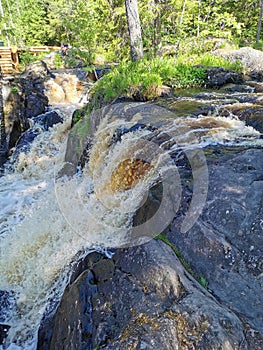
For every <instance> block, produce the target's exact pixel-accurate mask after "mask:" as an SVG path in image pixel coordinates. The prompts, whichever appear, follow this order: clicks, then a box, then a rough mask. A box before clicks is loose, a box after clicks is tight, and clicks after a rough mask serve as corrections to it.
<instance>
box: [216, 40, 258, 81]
mask: <svg viewBox="0 0 263 350" xmlns="http://www.w3.org/2000/svg"><path fill="white" fill-rule="evenodd" d="M213 54H215V55H219V56H222V57H224V58H227V59H229V60H230V61H232V62H237V61H239V62H240V63H241V65H242V66H243V67H244V68H245V70H246V72H247V73H248V74H249V76H250V77H252V78H254V79H257V80H262V78H263V52H262V51H260V50H255V49H253V48H251V47H241V48H240V49H238V50H223V49H219V50H216V51H214V52H213Z"/></svg>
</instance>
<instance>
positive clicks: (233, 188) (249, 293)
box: [167, 147, 263, 350]
mask: <svg viewBox="0 0 263 350" xmlns="http://www.w3.org/2000/svg"><path fill="white" fill-rule="evenodd" d="M262 152H263V150H262V148H261V149H260V148H258V149H257V148H254V149H247V150H244V149H243V150H242V149H240V148H222V147H221V148H219V147H214V148H209V149H207V150H206V158H207V162H208V169H209V190H208V196H207V201H206V205H205V207H204V210H203V214H202V215H201V216H200V217H199V219H198V221H197V222H196V223H195V225H194V226H193V227H192V228H191V229H190V230H189V231H187V232H183V228H182V227H181V223H182V219H183V215H181V216H178V217H177V218H175V219H174V221H173V223H172V224H171V226H170V228H169V231H168V234H167V237H168V239H169V241H170V242H172V244H174V245H175V246H176V247H177V249H178V250H179V251H180V252H181V254H182V256H183V258H184V259H185V260H186V261H187V262H188V263H189V264H190V267H191V269H192V270H193V271H194V273H196V274H199V275H200V274H201V275H202V276H204V277H205V279H206V281H207V282H208V287H209V289H210V290H211V292H212V293H213V295H214V296H215V297H216V298H217V300H220V301H221V302H222V303H223V304H224V305H227V306H228V307H229V308H230V309H231V310H233V311H234V312H235V313H236V314H237V315H239V316H240V318H241V319H242V321H243V324H244V329H246V338H247V339H248V340H249V343H250V346H249V349H250V350H252V349H257V350H259V349H262V348H263V331H262V330H263V314H262V311H261V309H262V307H261V306H262V304H263V294H262V287H263V269H262V266H263V259H262V247H263V235H262V215H263V202H262V198H263V176H262V170H263V158H262ZM181 179H182V178H181ZM184 181H185V183H188V184H189V182H191V181H192V186H193V187H194V183H193V179H192V177H191V173H190V171H189V174H188V176H185V179H184ZM185 185H186V184H185ZM190 187H191V185H190ZM187 206H188V203H187V198H185V202H183V203H182V208H181V212H183V211H185V212H187Z"/></svg>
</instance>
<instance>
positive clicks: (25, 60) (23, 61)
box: [19, 51, 46, 69]
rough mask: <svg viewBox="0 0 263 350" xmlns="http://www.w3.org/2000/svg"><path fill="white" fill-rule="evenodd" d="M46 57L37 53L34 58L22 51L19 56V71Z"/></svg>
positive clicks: (27, 52)
mask: <svg viewBox="0 0 263 350" xmlns="http://www.w3.org/2000/svg"><path fill="white" fill-rule="evenodd" d="M45 56H46V53H45V52H42V53H39V54H37V55H35V56H33V55H31V53H29V51H22V52H21V53H20V54H19V61H20V63H19V65H20V68H21V69H24V68H25V67H26V66H27V65H28V64H30V63H33V62H36V61H38V60H40V59H42V58H44V57H45Z"/></svg>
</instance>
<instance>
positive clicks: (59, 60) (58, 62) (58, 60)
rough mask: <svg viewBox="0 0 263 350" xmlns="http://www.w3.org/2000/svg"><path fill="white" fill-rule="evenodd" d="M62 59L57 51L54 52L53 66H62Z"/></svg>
mask: <svg viewBox="0 0 263 350" xmlns="http://www.w3.org/2000/svg"><path fill="white" fill-rule="evenodd" d="M63 64H64V63H63V59H62V57H61V55H59V54H58V53H55V58H54V66H55V68H56V69H58V68H60V67H62V66H63Z"/></svg>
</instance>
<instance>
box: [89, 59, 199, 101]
mask: <svg viewBox="0 0 263 350" xmlns="http://www.w3.org/2000/svg"><path fill="white" fill-rule="evenodd" d="M205 76H206V73H205V71H204V69H203V68H202V67H193V66H192V65H190V64H184V63H180V64H175V62H174V60H173V59H169V58H155V59H153V60H146V59H144V60H140V61H137V62H125V63H121V64H120V65H118V66H117V67H115V68H113V69H112V70H111V71H110V72H109V73H108V74H107V75H105V76H104V77H103V78H102V79H100V80H99V81H98V82H97V83H96V84H95V85H94V88H93V103H94V104H95V106H96V105H98V102H99V101H100V102H103V103H108V102H110V101H112V100H114V99H115V98H117V97H119V96H126V97H131V98H134V99H135V100H140V101H149V100H152V99H154V98H156V97H158V96H160V93H161V90H162V86H163V85H167V86H170V87H172V88H187V87H193V86H199V85H201V84H202V82H203V80H204V78H205Z"/></svg>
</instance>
